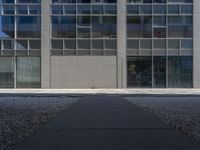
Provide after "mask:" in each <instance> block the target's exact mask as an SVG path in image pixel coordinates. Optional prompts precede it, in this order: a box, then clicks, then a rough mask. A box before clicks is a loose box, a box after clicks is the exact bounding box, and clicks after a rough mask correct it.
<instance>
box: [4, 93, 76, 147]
mask: <svg viewBox="0 0 200 150" xmlns="http://www.w3.org/2000/svg"><path fill="white" fill-rule="evenodd" d="M77 99H78V98H70V97H64V96H63V97H0V150H8V149H10V148H11V146H12V145H15V144H17V143H19V142H21V141H22V140H23V139H24V138H25V137H27V136H29V135H30V134H31V133H32V132H34V130H35V129H36V128H38V127H40V126H42V125H44V124H46V123H47V121H49V120H50V119H53V118H54V117H55V115H56V114H58V113H60V112H62V111H64V110H65V109H66V108H67V107H68V106H70V105H71V104H72V103H73V102H75V101H76V100H77Z"/></svg>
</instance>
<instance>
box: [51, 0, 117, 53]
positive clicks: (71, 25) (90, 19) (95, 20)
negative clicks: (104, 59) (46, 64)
mask: <svg viewBox="0 0 200 150" xmlns="http://www.w3.org/2000/svg"><path fill="white" fill-rule="evenodd" d="M51 23H52V26H51V27H52V34H51V46H52V47H51V54H52V55H57V56H58V55H59V56H63V55H116V53H117V50H116V47H117V5H116V0H100V1H99V0H98V1H96V0H52V5H51ZM58 43H59V44H58Z"/></svg>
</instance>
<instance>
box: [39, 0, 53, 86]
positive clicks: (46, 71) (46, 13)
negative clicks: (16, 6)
mask: <svg viewBox="0 0 200 150" xmlns="http://www.w3.org/2000/svg"><path fill="white" fill-rule="evenodd" d="M50 1H51V0H42V1H41V5H42V6H41V7H42V12H41V13H42V14H41V15H42V27H41V30H42V31H41V48H42V49H41V87H42V88H50V80H51V78H50V59H51V56H50V23H51V20H50Z"/></svg>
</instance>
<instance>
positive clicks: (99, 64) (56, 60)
mask: <svg viewBox="0 0 200 150" xmlns="http://www.w3.org/2000/svg"><path fill="white" fill-rule="evenodd" d="M116 68H117V66H116V57H115V56H63V57H60V56H58V57H57V56H52V57H51V88H116V86H117V82H116V81H117V75H116V72H117V69H116Z"/></svg>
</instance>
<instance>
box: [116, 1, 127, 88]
mask: <svg viewBox="0 0 200 150" xmlns="http://www.w3.org/2000/svg"><path fill="white" fill-rule="evenodd" d="M117 5H118V7H117V81H118V82H117V84H118V88H126V87H127V69H126V68H127V65H126V64H127V62H126V0H117Z"/></svg>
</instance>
